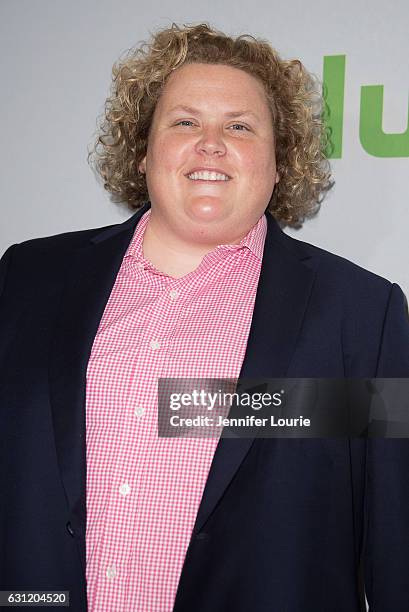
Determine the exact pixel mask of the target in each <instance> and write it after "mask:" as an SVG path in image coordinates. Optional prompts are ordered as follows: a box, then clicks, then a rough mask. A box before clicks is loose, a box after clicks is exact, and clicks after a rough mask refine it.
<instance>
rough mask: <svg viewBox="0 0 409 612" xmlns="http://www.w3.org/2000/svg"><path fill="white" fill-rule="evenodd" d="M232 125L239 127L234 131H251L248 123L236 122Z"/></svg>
mask: <svg viewBox="0 0 409 612" xmlns="http://www.w3.org/2000/svg"><path fill="white" fill-rule="evenodd" d="M230 127H232V128H235V127H237V128H239V129H238V130H233V131H234V132H243V131H244V130H247V132H248V131H249V129H248V127H247V126H246V125H243V124H242V123H234V124H233V125H231V126H230Z"/></svg>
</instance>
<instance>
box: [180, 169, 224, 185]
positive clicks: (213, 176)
mask: <svg viewBox="0 0 409 612" xmlns="http://www.w3.org/2000/svg"><path fill="white" fill-rule="evenodd" d="M185 176H186V178H187V179H189V180H190V181H194V182H197V183H227V182H228V181H230V178H231V177H230V176H227V174H222V173H220V172H208V171H198V172H192V173H191V174H186V175H185Z"/></svg>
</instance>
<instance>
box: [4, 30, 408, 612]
mask: <svg viewBox="0 0 409 612" xmlns="http://www.w3.org/2000/svg"><path fill="white" fill-rule="evenodd" d="M320 109H321V106H320V99H319V95H318V90H317V86H316V85H315V83H314V80H313V79H312V77H311V76H310V75H309V74H308V73H307V72H306V70H305V69H304V68H303V66H302V65H301V63H300V62H299V61H284V60H282V59H281V58H280V57H279V55H278V54H277V53H276V52H275V51H274V50H273V49H272V48H271V47H270V45H269V44H268V43H267V42H263V41H260V40H257V39H255V38H253V37H250V36H241V37H238V38H236V39H233V38H231V37H228V36H226V35H225V34H223V33H221V32H218V31H216V30H214V29H211V28H210V27H209V26H207V25H205V24H201V25H198V26H191V27H178V26H176V25H172V27H171V28H168V29H165V30H162V31H160V32H158V33H157V34H156V35H155V36H154V37H153V39H152V40H151V41H150V43H149V44H146V45H142V46H141V47H140V48H137V49H135V50H133V51H132V52H131V53H130V54H129V56H128V57H126V58H125V59H124V60H123V61H121V62H120V63H118V64H117V65H116V66H115V68H114V80H113V89H112V95H111V96H110V98H109V99H108V100H107V104H106V109H105V115H104V118H103V120H102V123H101V130H100V134H99V136H98V140H97V144H96V147H95V150H94V152H93V153H92V159H93V163H94V167H95V169H96V170H97V171H98V172H99V173H100V174H101V176H102V178H103V181H104V186H105V188H106V189H107V190H108V191H110V192H111V193H112V194H113V196H114V198H115V199H117V200H118V201H120V202H127V203H128V205H129V206H130V207H131V208H132V209H136V213H135V214H134V215H133V216H132V217H131V218H130V219H129V220H128V221H126V222H125V223H123V224H120V225H115V226H110V227H107V228H102V229H101V228H99V229H92V230H87V231H83V232H73V233H70V234H63V235H59V236H53V237H49V238H43V239H38V240H34V241H28V242H26V243H23V244H20V245H14V246H12V247H10V249H9V250H8V251H7V252H6V254H5V255H4V257H3V259H2V261H1V274H0V279H1V282H0V287H1V294H0V295H1V298H0V299H1V301H0V308H1V313H0V314H1V319H0V321H1V344H0V349H1V352H0V356H1V357H0V358H1V361H2V376H4V381H5V382H4V384H2V388H1V389H2V390H1V393H2V397H1V409H2V413H1V414H2V421H1V427H2V431H3V432H4V434H3V444H2V456H1V465H2V467H3V468H4V469H3V470H2V479H3V480H2V485H3V487H2V490H3V491H6V492H7V495H6V496H5V500H4V502H3V508H2V513H3V516H2V518H3V522H2V537H3V542H2V550H3V555H2V563H3V565H2V567H1V587H2V589H23V588H26V589H36V590H38V589H47V590H69V591H70V602H71V606H72V607H73V609H75V610H85V609H86V607H87V602H88V609H90V610H141V611H143V612H145V611H147V610H158V611H161V612H163V611H165V610H171V609H174V610H176V611H177V612H182V611H185V610H186V611H188V610H189V611H191V610H201V611H207V610H208V611H212V612H214V611H216V610H220V611H221V610H223V611H226V610H235V612H236V611H240V610H243V611H246V612H247V611H248V610H249V609H252V610H257V611H264V610H273V609H274V610H280V611H284V610H285V611H287V612H291V611H294V612H295V611H299V610H303V611H309V610H311V611H314V612H317V611H318V610H322V611H324V610H332V611H345V612H347V611H348V612H352V611H355V610H359V609H363V608H362V606H363V605H364V604H363V599H364V594H363V579H362V575H363V572H362V569H363V570H364V576H365V589H366V595H367V598H368V601H369V603H370V605H371V607H372V606H373V609H374V610H394V611H395V612H396V611H398V610H402V611H403V610H407V609H408V605H409V594H408V593H409V590H408V589H407V588H406V587H407V579H406V574H405V572H404V569H403V568H405V567H407V565H408V563H409V547H408V546H407V542H408V540H409V527H408V520H407V519H408V516H407V508H408V503H409V485H408V481H407V466H408V460H409V447H408V444H407V441H406V440H367V439H353V440H351V439H347V438H345V439H315V440H314V439H313V440H303V439H295V440H286V439H275V440H274V439H254V438H253V439H251V438H247V439H226V438H225V439H221V440H220V441H219V440H218V439H214V438H212V439H205V438H196V439H191V438H172V439H170V438H162V437H159V436H158V432H157V418H158V414H157V382H158V378H165V377H166V378H188V377H192V378H206V379H209V378H211V379H214V378H233V379H236V378H238V377H240V378H246V377H247V378H255V377H258V378H263V377H285V376H288V377H290V378H291V377H292V378H297V377H321V378H322V377H330V378H336V377H404V376H407V375H408V373H409V354H408V347H409V326H408V318H407V310H406V306H405V298H404V296H403V293H402V291H401V290H400V288H399V287H398V286H397V285H392V284H391V283H389V282H388V281H386V280H384V279H382V278H380V277H378V276H375V275H374V274H371V273H369V272H367V271H365V270H363V269H361V268H359V267H357V266H355V265H354V264H352V263H350V262H348V261H346V260H344V259H342V258H339V257H336V256H335V255H331V254H330V253H327V252H325V251H323V250H321V249H318V248H316V247H314V246H312V245H309V244H306V243H303V242H300V241H297V240H295V239H293V238H290V237H289V236H287V235H285V234H284V233H283V232H282V231H281V229H280V227H279V225H289V226H299V225H300V224H302V222H303V221H304V220H305V219H306V218H308V217H310V216H312V215H313V214H316V212H317V210H318V208H319V205H320V202H321V200H322V197H323V195H324V193H325V192H326V190H327V189H328V188H329V187H330V177H329V166H328V162H327V161H326V159H325V156H324V154H323V148H324V147H325V146H326V144H327V143H326V139H325V130H324V129H323V126H322V123H321V119H320ZM45 500H46V503H45Z"/></svg>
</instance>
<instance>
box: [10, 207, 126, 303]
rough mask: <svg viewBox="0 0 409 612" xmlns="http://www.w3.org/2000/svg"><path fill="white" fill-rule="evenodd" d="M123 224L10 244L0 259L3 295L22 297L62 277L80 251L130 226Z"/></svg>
mask: <svg viewBox="0 0 409 612" xmlns="http://www.w3.org/2000/svg"><path fill="white" fill-rule="evenodd" d="M131 220H132V217H131V218H130V219H128V220H127V221H125V222H123V223H114V224H111V225H105V226H102V227H96V228H91V229H85V230H76V231H70V232H64V233H60V234H53V235H50V236H44V237H41V238H31V239H29V240H25V241H23V242H20V243H16V244H13V245H11V246H10V247H9V248H8V249H7V250H6V251H5V252H4V254H3V256H2V257H1V259H0V295H1V294H2V293H4V292H5V291H7V288H8V289H9V290H10V292H11V293H13V294H15V295H19V294H20V293H21V292H24V291H26V289H29V288H30V287H31V286H32V285H33V284H37V285H38V286H41V285H45V284H47V283H48V282H49V280H50V279H51V280H53V282H54V281H55V279H57V278H59V277H60V276H61V271H62V270H63V269H65V268H66V267H67V266H69V262H70V259H71V257H72V255H73V253H74V252H75V251H76V250H77V249H81V248H82V247H87V246H88V245H91V244H92V241H93V240H94V239H97V237H99V236H100V235H104V234H107V233H109V232H113V233H115V232H118V231H121V228H122V227H123V228H125V227H128V226H129V225H130V224H131Z"/></svg>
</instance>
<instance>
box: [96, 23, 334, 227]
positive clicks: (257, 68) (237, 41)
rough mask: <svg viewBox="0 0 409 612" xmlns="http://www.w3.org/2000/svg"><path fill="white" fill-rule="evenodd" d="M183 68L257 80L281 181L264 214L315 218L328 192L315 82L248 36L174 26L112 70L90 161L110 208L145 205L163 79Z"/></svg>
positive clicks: (289, 220)
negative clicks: (216, 69) (200, 66)
mask: <svg viewBox="0 0 409 612" xmlns="http://www.w3.org/2000/svg"><path fill="white" fill-rule="evenodd" d="M187 63H205V64H224V65H227V66H233V67H235V68H239V69H241V70H244V71H245V72H247V73H249V74H250V75H252V76H254V77H256V78H257V79H259V80H260V81H261V82H262V84H263V86H264V89H265V92H266V96H267V102H268V104H269V107H270V110H271V116H272V121H273V128H274V134H275V147H276V161H277V171H278V173H279V176H280V181H279V182H278V184H277V185H276V187H275V189H274V192H273V194H272V197H271V200H270V202H269V204H268V206H267V210H269V211H270V212H271V213H272V214H273V215H274V217H275V218H276V219H277V220H278V221H279V222H280V223H281V224H282V225H283V226H285V225H288V226H290V227H300V226H301V225H302V223H303V222H304V220H305V218H307V217H311V216H313V215H315V214H316V213H317V212H318V210H319V208H320V205H321V202H322V199H323V197H324V195H325V193H326V192H327V191H328V189H329V188H330V187H331V186H332V181H331V178H330V177H331V174H330V166H329V162H328V160H327V158H326V156H325V151H326V150H328V147H329V137H328V132H327V130H326V128H325V123H324V121H323V111H324V103H323V99H322V95H321V88H320V84H319V82H318V80H317V79H316V77H314V76H313V75H311V74H310V73H308V72H307V71H306V69H305V68H304V66H303V65H302V64H301V62H300V61H299V60H283V59H281V58H280V56H279V55H278V53H277V52H276V51H275V50H274V49H273V48H272V47H271V45H270V44H269V43H268V42H267V41H265V40H262V39H258V38H255V37H253V36H251V35H249V34H243V35H241V36H237V37H236V38H232V37H230V36H227V35H226V34H224V33H223V32H220V31H218V30H215V29H214V28H211V27H210V26H209V25H208V24H206V23H201V24H198V25H190V26H187V25H184V26H183V27H179V26H178V25H176V24H175V23H173V24H172V26H171V27H170V28H165V29H163V30H160V31H158V32H157V33H156V34H154V35H153V37H152V40H151V41H150V42H149V43H147V42H143V43H142V44H141V45H140V46H139V47H134V48H132V49H131V50H129V51H128V53H127V54H126V56H125V57H124V58H123V59H120V60H119V61H118V62H117V63H116V64H114V66H113V69H112V85H111V91H110V96H109V97H108V98H107V100H106V102H105V107H104V112H103V114H102V115H101V117H100V118H99V121H98V132H97V137H96V141H95V143H94V147H93V149H92V150H91V151H90V152H89V154H88V161H89V162H90V164H91V166H92V167H93V169H94V171H96V174H97V175H98V176H100V177H101V178H102V180H103V184H104V188H105V189H106V190H107V191H109V192H110V193H111V194H112V199H113V200H114V201H116V202H121V203H126V204H127V205H128V207H129V208H131V209H133V210H135V209H137V208H140V207H141V206H142V204H143V203H144V202H146V201H147V200H149V194H148V190H147V185H146V178H145V174H143V173H142V172H140V170H139V164H140V162H141V161H142V159H143V158H144V157H145V154H146V150H147V145H148V137H149V130H150V126H151V123H152V119H153V114H154V111H155V107H156V104H157V102H158V100H159V97H160V95H161V92H162V89H163V86H164V84H165V82H166V80H167V78H168V77H169V75H170V74H171V73H172V72H173V71H174V70H176V69H178V68H180V67H181V66H182V65H184V64H187Z"/></svg>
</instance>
